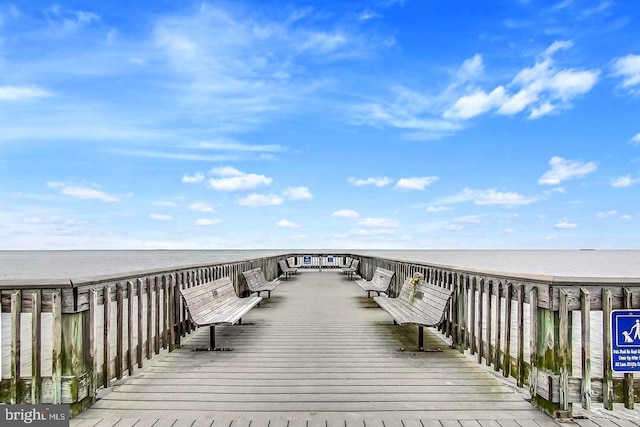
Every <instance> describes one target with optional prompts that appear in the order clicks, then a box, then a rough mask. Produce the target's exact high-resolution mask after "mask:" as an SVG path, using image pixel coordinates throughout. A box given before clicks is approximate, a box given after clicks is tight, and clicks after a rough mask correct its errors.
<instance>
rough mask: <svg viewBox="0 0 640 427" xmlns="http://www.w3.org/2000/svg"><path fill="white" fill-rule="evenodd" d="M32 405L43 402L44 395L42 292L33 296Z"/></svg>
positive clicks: (38, 291) (35, 292)
mask: <svg viewBox="0 0 640 427" xmlns="http://www.w3.org/2000/svg"><path fill="white" fill-rule="evenodd" d="M31 302H32V304H33V305H32V307H31V403H32V404H34V403H40V402H41V393H42V374H41V369H40V368H41V364H42V356H41V355H42V348H41V346H42V319H41V316H40V313H41V312H42V304H41V303H42V291H41V290H37V291H34V292H33V293H32V294H31Z"/></svg>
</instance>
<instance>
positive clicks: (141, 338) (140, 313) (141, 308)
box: [136, 279, 144, 369]
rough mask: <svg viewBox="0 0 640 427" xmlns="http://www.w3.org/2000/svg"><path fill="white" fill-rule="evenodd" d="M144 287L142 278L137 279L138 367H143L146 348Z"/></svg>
mask: <svg viewBox="0 0 640 427" xmlns="http://www.w3.org/2000/svg"><path fill="white" fill-rule="evenodd" d="M143 289H144V287H143V285H142V279H136V290H137V292H138V352H137V354H136V359H137V362H138V369H142V360H143V348H144V328H143V323H144V304H143V299H142V291H143Z"/></svg>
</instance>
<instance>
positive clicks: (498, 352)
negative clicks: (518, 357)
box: [493, 283, 504, 372]
mask: <svg viewBox="0 0 640 427" xmlns="http://www.w3.org/2000/svg"><path fill="white" fill-rule="evenodd" d="M501 291H502V283H498V284H497V285H496V320H495V321H496V345H495V348H494V353H493V370H494V371H496V372H498V371H500V368H502V369H504V367H503V366H502V319H503V317H502V298H501V296H502V292H501Z"/></svg>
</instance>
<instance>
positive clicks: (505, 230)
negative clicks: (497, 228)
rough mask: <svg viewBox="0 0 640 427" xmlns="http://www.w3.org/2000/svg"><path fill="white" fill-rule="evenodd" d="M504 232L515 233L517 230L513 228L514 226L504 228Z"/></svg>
mask: <svg viewBox="0 0 640 427" xmlns="http://www.w3.org/2000/svg"><path fill="white" fill-rule="evenodd" d="M504 232H505V233H507V234H513V233H517V232H518V230H517V229H515V228H505V229H504Z"/></svg>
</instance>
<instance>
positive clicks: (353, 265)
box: [349, 259, 360, 271]
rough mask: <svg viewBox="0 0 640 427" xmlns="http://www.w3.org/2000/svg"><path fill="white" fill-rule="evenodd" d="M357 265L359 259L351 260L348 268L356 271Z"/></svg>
mask: <svg viewBox="0 0 640 427" xmlns="http://www.w3.org/2000/svg"><path fill="white" fill-rule="evenodd" d="M358 264H360V260H359V259H353V260H352V261H351V266H350V267H349V268H351V269H352V270H354V271H355V270H357V269H358Z"/></svg>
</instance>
